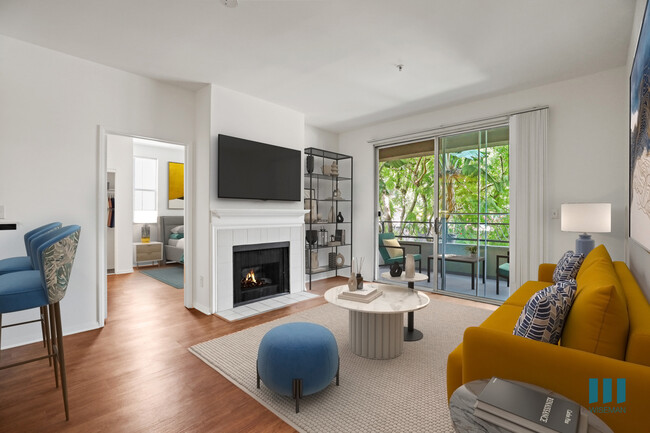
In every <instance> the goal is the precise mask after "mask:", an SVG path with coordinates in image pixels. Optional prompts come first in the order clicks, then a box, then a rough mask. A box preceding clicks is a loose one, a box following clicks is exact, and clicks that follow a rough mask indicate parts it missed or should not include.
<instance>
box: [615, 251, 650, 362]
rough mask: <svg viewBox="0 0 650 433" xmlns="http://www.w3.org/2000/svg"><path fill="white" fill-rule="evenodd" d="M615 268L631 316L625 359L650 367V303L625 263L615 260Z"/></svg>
mask: <svg viewBox="0 0 650 433" xmlns="http://www.w3.org/2000/svg"><path fill="white" fill-rule="evenodd" d="M614 269H616V275H618V278H619V279H620V281H621V284H622V285H623V291H624V292H625V298H626V303H627V311H628V315H629V317H630V332H629V336H628V339H627V349H626V351H625V360H626V361H628V362H634V363H635V364H641V365H647V366H649V367H650V350H649V349H648V348H650V304H649V303H648V300H647V299H646V298H645V296H644V295H643V291H642V290H641V288H640V287H639V284H638V283H637V282H636V280H635V279H634V276H633V275H632V272H631V271H630V268H628V267H627V265H626V264H625V263H623V262H614Z"/></svg>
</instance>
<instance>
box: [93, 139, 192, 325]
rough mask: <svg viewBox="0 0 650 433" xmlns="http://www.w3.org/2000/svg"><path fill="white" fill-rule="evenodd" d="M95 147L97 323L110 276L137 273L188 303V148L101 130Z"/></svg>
mask: <svg viewBox="0 0 650 433" xmlns="http://www.w3.org/2000/svg"><path fill="white" fill-rule="evenodd" d="M99 146H100V149H99V150H100V152H99V153H100V164H99V165H100V169H99V185H100V187H99V191H98V193H99V194H98V195H99V197H100V202H101V203H102V205H101V207H100V213H99V214H100V216H101V218H100V223H101V224H102V226H103V227H104V230H103V236H101V233H102V231H100V238H101V239H100V240H99V254H98V261H99V263H98V265H99V271H98V273H99V274H100V276H99V277H100V278H99V281H100V288H99V289H100V302H99V305H98V310H99V311H98V316H99V318H100V323H101V324H103V323H104V320H105V319H106V317H107V315H108V310H107V304H108V292H107V278H108V276H109V275H111V274H127V273H132V272H139V273H141V274H143V275H146V277H143V278H149V277H151V278H153V279H155V280H158V281H159V282H161V283H163V284H165V285H166V286H165V287H167V286H168V287H169V288H170V289H172V290H184V296H183V298H184V305H186V306H187V305H189V304H191V301H192V297H191V293H192V290H191V287H190V285H191V281H192V280H191V275H190V273H191V266H185V265H186V264H188V265H189V264H190V263H191V262H190V260H191V254H190V253H189V251H191V249H190V244H191V225H190V224H189V222H191V215H190V214H191V209H192V208H191V203H190V202H189V200H186V197H188V198H189V197H191V194H190V192H189V191H188V190H189V187H190V184H189V182H188V180H189V179H191V177H190V170H191V166H190V164H188V163H190V162H191V155H190V152H191V148H190V147H189V146H185V145H183V144H179V143H170V142H167V141H162V140H157V139H151V138H143V137H138V136H132V135H126V134H120V133H114V132H108V131H104V130H102V129H101V128H100V143H99ZM185 222H188V224H185ZM186 235H187V237H186ZM186 246H187V248H185V247H186ZM186 250H187V251H188V254H186V253H185V251H186ZM102 253H103V254H102ZM185 289H189V290H185Z"/></svg>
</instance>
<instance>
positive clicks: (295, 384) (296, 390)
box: [291, 379, 302, 413]
mask: <svg viewBox="0 0 650 433" xmlns="http://www.w3.org/2000/svg"><path fill="white" fill-rule="evenodd" d="M291 389H292V390H293V398H295V399H296V413H298V412H300V397H302V379H293V381H292V384H291Z"/></svg>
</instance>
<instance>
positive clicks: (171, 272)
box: [140, 266, 183, 289]
mask: <svg viewBox="0 0 650 433" xmlns="http://www.w3.org/2000/svg"><path fill="white" fill-rule="evenodd" d="M140 272H142V273H143V274H145V275H148V276H150V277H151V278H155V279H156V280H158V281H162V282H163V283H165V284H168V285H170V286H172V287H175V288H177V289H182V288H183V267H182V266H167V267H164V268H158V269H147V270H141V271H140Z"/></svg>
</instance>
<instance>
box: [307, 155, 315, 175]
mask: <svg viewBox="0 0 650 433" xmlns="http://www.w3.org/2000/svg"><path fill="white" fill-rule="evenodd" d="M313 172H314V156H313V155H307V173H309V174H312V173H313Z"/></svg>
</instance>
